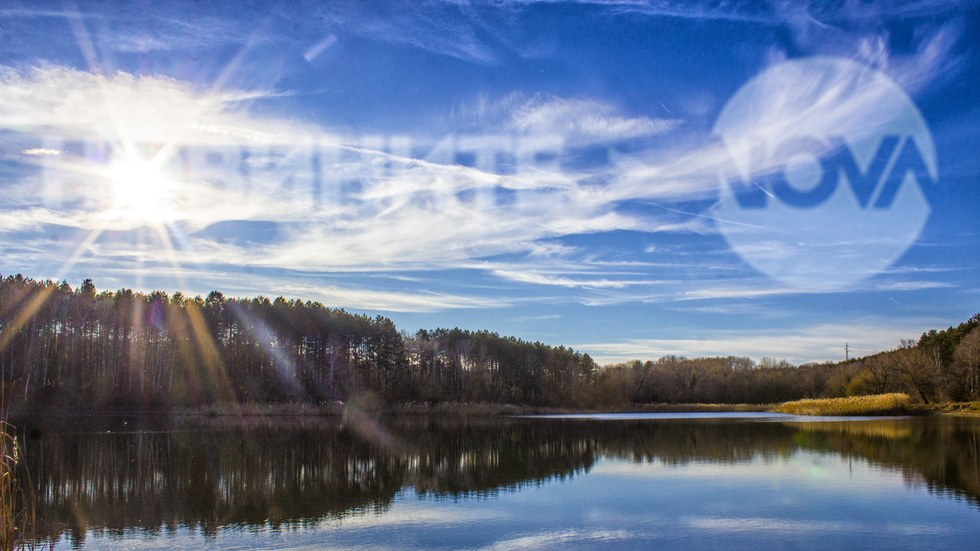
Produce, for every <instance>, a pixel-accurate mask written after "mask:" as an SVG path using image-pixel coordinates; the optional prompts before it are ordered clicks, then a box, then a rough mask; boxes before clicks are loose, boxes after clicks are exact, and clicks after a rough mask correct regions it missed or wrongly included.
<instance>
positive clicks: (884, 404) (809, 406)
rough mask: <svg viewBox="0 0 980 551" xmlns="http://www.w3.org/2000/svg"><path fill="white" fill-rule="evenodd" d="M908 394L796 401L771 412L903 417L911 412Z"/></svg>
mask: <svg viewBox="0 0 980 551" xmlns="http://www.w3.org/2000/svg"><path fill="white" fill-rule="evenodd" d="M910 406H911V399H910V398H909V396H908V394H900V393H892V394H875V395H871V396H851V397H849V398H826V399H820V400H796V401H794V402H785V403H783V404H780V405H778V406H776V408H775V409H774V410H773V411H775V412H778V413H789V414H792V415H834V416H837V415H904V414H907V413H909V412H910V410H911V407H910Z"/></svg>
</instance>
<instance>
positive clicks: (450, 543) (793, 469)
mask: <svg viewBox="0 0 980 551" xmlns="http://www.w3.org/2000/svg"><path fill="white" fill-rule="evenodd" d="M25 437H26V442H25V448H26V455H27V462H28V464H29V468H30V471H31V474H32V476H33V478H34V486H35V492H36V495H37V496H38V500H39V504H38V514H39V517H40V519H41V524H40V526H39V532H40V535H42V536H43V537H45V538H46V541H47V543H48V545H50V546H51V547H53V548H54V549H72V548H85V549H216V550H231V549H658V548H663V549H753V550H754V549H761V548H767V549H917V550H918V549H975V548H977V545H978V543H977V542H978V541H980V464H978V458H980V420H978V419H954V418H927V419H921V418H904V419H853V420H840V419H834V420H824V419H812V418H800V417H792V416H780V415H771V414H672V415H612V416H558V417H546V418H515V419H492V420H444V419H443V420H438V419H421V418H390V419H387V418H386V419H381V420H380V421H372V420H370V419H360V420H354V421H351V420H348V421H347V422H346V423H342V422H341V420H339V419H330V418H323V419H309V418H306V419H295V418H294V419H289V418H262V419H259V418H253V419H237V418H235V419H231V418H215V419H210V420H177V421H157V422H139V423H138V422H135V421H131V420H130V421H123V420H116V421H113V422H111V423H108V424H99V425H92V424H89V425H88V426H84V427H64V426H62V427H48V428H42V429H39V430H35V431H31V432H29V433H27V434H26V435H25Z"/></svg>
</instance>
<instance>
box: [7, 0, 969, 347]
mask: <svg viewBox="0 0 980 551" xmlns="http://www.w3.org/2000/svg"><path fill="white" fill-rule="evenodd" d="M977 28H980V10H978V5H977V4H976V3H973V2H965V3H953V2H939V1H929V0H923V1H915V2H898V3H894V2H873V1H869V2H846V1H841V2H812V3H803V2H788V1H787V2H732V3H721V4H719V3H717V2H704V3H700V2H676V3H675V2H669V1H666V2H664V1H658V2H643V1H635V2H634V1H623V2H562V1H542V2H535V1H530V0H528V1H507V0H501V1H492V2H491V1H486V2H479V1H475V2H467V1H433V2H418V3H416V2H397V3H396V2H370V1H365V2H360V1H359V2H353V1H350V2H346V1H341V2H302V3H289V4H288V5H287V6H279V5H277V4H275V3H272V2H239V3H235V4H234V5H229V6H227V7H223V6H213V5H211V4H210V3H202V2H134V3H131V4H129V5H126V6H120V5H118V3H116V2H105V3H98V2H85V3H84V4H79V5H73V4H70V3H51V4H44V3H38V2H18V1H17V0H14V1H8V2H5V3H4V5H3V7H0V45H2V47H0V150H2V161H3V165H2V166H0V187H2V189H3V193H2V194H0V273H2V274H4V275H8V274H13V273H23V274H24V275H26V276H30V277H35V278H52V279H58V280H61V279H66V280H67V281H68V282H69V283H71V284H72V285H76V286H77V285H78V284H79V283H80V282H81V280H82V279H83V278H86V277H91V278H93V279H94V280H95V282H96V285H97V287H98V288H100V289H117V288H120V287H128V288H135V289H138V290H145V291H150V290H154V289H159V290H165V291H168V292H174V291H177V290H180V291H183V292H184V293H185V294H191V295H193V294H206V293H207V292H209V291H210V290H212V289H219V290H221V291H223V292H224V293H225V294H226V295H229V296H255V295H259V294H261V295H265V296H269V297H275V296H279V295H283V296H286V297H287V298H302V299H304V300H305V299H310V300H318V301H320V302H323V303H324V304H326V305H328V306H331V307H343V308H346V309H348V310H351V311H355V312H367V313H370V314H372V315H373V314H378V313H380V314H383V315H386V316H389V317H391V318H392V319H393V320H394V321H395V322H396V324H397V325H398V326H399V327H400V328H402V329H405V330H408V331H410V332H414V331H415V330H416V329H418V328H434V327H446V326H448V327H455V326H459V327H462V328H467V329H473V330H478V329H489V330H492V331H497V332H499V333H502V334H508V335H515V336H518V337H520V338H523V339H527V340H541V341H543V342H546V343H549V344H554V345H558V344H563V345H566V346H572V347H574V348H576V349H578V350H582V351H585V352H588V353H589V354H591V355H593V356H594V357H595V358H597V359H598V360H599V361H601V362H612V361H621V360H626V359H631V358H640V359H655V358H657V357H660V356H662V355H665V354H680V355H685V356H689V357H693V356H704V355H728V354H735V355H746V356H750V357H753V358H755V359H759V358H761V357H763V356H770V357H776V358H786V359H789V360H790V361H793V362H796V363H802V362H806V361H824V360H837V359H842V357H843V353H844V350H843V349H844V343H845V342H847V343H848V344H849V346H850V349H851V351H852V354H856V355H863V354H867V353H872V352H876V351H878V350H882V349H890V348H894V347H895V346H897V345H898V343H899V339H902V338H916V337H917V336H918V335H919V334H920V333H922V332H923V331H925V330H928V329H930V328H944V327H946V326H948V325H951V324H956V323H959V322H961V321H964V320H965V319H967V318H968V317H970V316H971V315H972V314H974V313H977V312H978V311H980V276H978V274H980V270H978V267H980V252H978V251H980V236H978V233H977V232H978V227H980V185H978V183H980V181H978V177H980V161H978V154H977V151H980V107H978V101H977V100H978V99H980V79H978V78H977V77H976V75H978V74H980V66H978V65H980V51H978V46H980V43H978V41H977V36H976V33H975V32H972V31H971V29H977ZM838 137H840V140H842V141H840V142H839V143H841V144H844V149H843V150H842V151H844V152H845V153H846V154H848V155H849V157H847V158H848V159H853V162H854V163H855V164H854V166H856V167H858V168H857V170H858V172H857V173H855V172H853V170H852V172H851V173H849V174H851V175H852V176H851V177H852V178H855V176H853V175H854V174H858V175H861V174H865V173H867V174H871V173H874V174H876V175H877V174H878V173H877V172H874V170H873V169H872V165H873V159H874V158H876V157H875V156H876V155H878V156H880V157H881V160H882V162H883V163H884V164H882V165H881V171H882V172H881V175H882V176H881V179H880V185H878V182H879V180H874V181H871V180H868V181H869V182H871V183H870V184H868V185H870V186H872V187H870V188H868V189H869V191H868V193H871V194H872V195H870V197H871V199H872V201H871V202H870V203H869V204H867V205H863V206H860V205H858V204H857V203H855V199H854V197H858V196H860V194H859V192H858V189H857V188H858V187H859V186H857V187H856V186H855V184H854V182H851V181H849V180H847V179H846V178H845V177H844V176H839V175H838V176H834V177H833V178H831V179H830V180H827V179H826V178H824V179H823V180H821V178H822V177H826V176H827V175H831V174H845V172H846V171H845V169H844V168H842V167H844V166H845V165H844V164H842V163H843V162H844V161H840V159H841V157H840V156H837V157H835V156H833V155H834V153H833V151H831V150H832V145H833V144H834V143H838V142H834V140H835V139H838ZM890 137H893V140H892V141H888V140H889V139H890ZM801 138H803V139H806V140H809V141H806V142H801V141H800V139H801ZM753 140H755V141H753ZM760 140H761V141H760ZM794 140H795V141H794ZM755 143H765V144H768V145H767V146H761V147H763V149H758V151H763V152H764V153H760V154H759V155H761V156H760V157H759V158H758V159H761V160H763V161H766V162H764V163H763V162H756V160H753V159H756V158H755V157H753V155H755V153H754V152H755V151H756V149H753V148H754V147H755V146H753V145H751V144H755ZM801 143H803V144H804V145H805V144H810V145H812V148H811V149H806V148H803V149H799V148H797V149H799V150H797V149H793V150H792V151H791V150H790V149H786V147H789V146H785V144H796V146H799V144H801ZM888 144H891V146H893V147H894V150H892V149H889V147H887V146H888ZM908 144H914V147H912V148H911V149H909V151H906V149H908V148H906V145H908ZM784 146H785V147H784ZM765 147H768V149H765ZM800 147H803V146H800ZM903 148H905V149H903ZM913 150H914V151H913ZM893 151H894V152H893ZM765 152H768V153H765ZM905 153H909V155H911V156H903V155H905ZM758 159H757V160H758ZM902 159H905V160H908V159H911V161H909V163H907V166H909V167H912V168H910V169H909V170H908V171H907V174H906V176H905V179H904V180H903V179H902V178H898V179H895V180H894V182H895V184H896V187H895V188H894V189H895V190H897V191H896V194H895V197H894V200H893V201H885V200H881V201H879V200H878V199H876V198H880V197H881V196H882V195H883V194H884V192H883V191H882V190H883V189H884V188H885V187H887V184H886V181H887V179H888V177H889V174H890V173H891V172H892V171H893V169H894V167H895V166H899V165H900V161H901V160H902ZM916 159H919V160H920V161H921V162H919V164H915V160H916ZM835 163H836V164H835ZM901 166H906V165H901ZM732 167H734V168H732ZM916 167H918V168H916ZM916 170H918V172H916ZM733 171H734V172H733ZM896 172H900V171H897V170H896ZM773 174H775V175H776V176H781V177H782V178H783V183H784V184H786V185H784V186H783V187H782V188H780V187H778V186H779V184H778V183H773V182H776V180H773V179H772V178H770V176H772V175H773ZM735 176H738V177H739V178H741V179H744V180H745V182H748V183H747V184H746V185H748V186H749V188H750V189H751V190H752V191H753V193H756V195H757V196H758V197H759V198H761V200H762V201H763V202H764V203H765V205H764V208H761V207H756V208H744V205H742V204H741V203H738V202H736V201H735V195H734V194H735V191H734V190H735V189H736V188H734V187H730V186H733V185H734V184H732V182H733V181H735V180H733V178H734V177H735ZM739 181H741V180H739ZM753 182H756V183H753ZM787 182H788V184H787ZM818 182H820V183H819V184H818ZM824 183H827V185H829V186H830V187H825V188H824V189H826V190H829V191H833V195H830V196H829V198H826V199H825V198H824V197H823V196H820V197H817V195H815V193H816V192H815V191H814V190H816V189H817V188H818V187H819V186H820V185H823V184H824ZM835 183H836V185H835ZM848 183H850V186H848V185H847V184H848ZM787 185H788V186H789V187H786V186H787ZM752 186H755V187H752ZM875 186H877V187H875ZM756 189H758V191H755V190H756ZM780 190H782V192H780ZM787 190H788V191H787ZM794 190H795V191H794ZM743 191H744V190H743ZM811 192H812V193H811ZM852 192H853V193H852ZM761 193H764V194H765V196H763V195H759V194H761ZM794 193H795V194H796V195H795V196H800V197H803V198H804V199H803V200H802V203H799V204H796V205H795V206H792V205H791V206H787V205H786V204H784V203H786V201H789V200H790V199H792V197H791V196H794V195H793V194H794ZM766 197H768V199H767V198H766ZM815 197H817V198H815ZM788 198H789V199H788ZM875 203H878V204H875Z"/></svg>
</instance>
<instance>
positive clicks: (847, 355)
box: [844, 342, 851, 362]
mask: <svg viewBox="0 0 980 551" xmlns="http://www.w3.org/2000/svg"><path fill="white" fill-rule="evenodd" d="M850 359H851V349H850V347H848V346H847V343H846V342H845V343H844V361H845V362H847V361H850Z"/></svg>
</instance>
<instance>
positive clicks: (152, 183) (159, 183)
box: [106, 159, 176, 225]
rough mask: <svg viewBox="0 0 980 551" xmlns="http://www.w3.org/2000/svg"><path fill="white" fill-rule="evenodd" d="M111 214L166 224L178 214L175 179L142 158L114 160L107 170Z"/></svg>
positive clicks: (142, 221) (133, 220) (144, 221)
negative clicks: (169, 177) (168, 177)
mask: <svg viewBox="0 0 980 551" xmlns="http://www.w3.org/2000/svg"><path fill="white" fill-rule="evenodd" d="M106 176H108V179H109V182H110V188H111V195H112V197H111V199H110V201H111V204H112V207H111V214H112V215H113V216H114V217H118V218H121V219H124V220H128V221H131V222H137V223H148V224H155V225H159V224H164V223H166V222H169V221H172V220H173V219H174V217H175V211H174V206H175V204H174V201H175V199H176V194H175V191H176V189H175V188H176V185H175V182H173V181H171V180H169V179H167V178H166V177H164V175H163V174H161V172H160V170H159V168H158V167H156V166H155V165H154V164H153V163H147V162H145V161H143V160H141V159H126V160H120V161H114V162H113V163H112V164H110V165H109V167H108V170H107V171H106Z"/></svg>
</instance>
